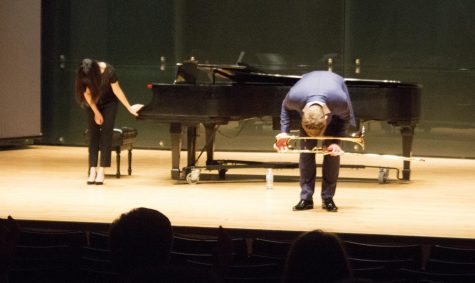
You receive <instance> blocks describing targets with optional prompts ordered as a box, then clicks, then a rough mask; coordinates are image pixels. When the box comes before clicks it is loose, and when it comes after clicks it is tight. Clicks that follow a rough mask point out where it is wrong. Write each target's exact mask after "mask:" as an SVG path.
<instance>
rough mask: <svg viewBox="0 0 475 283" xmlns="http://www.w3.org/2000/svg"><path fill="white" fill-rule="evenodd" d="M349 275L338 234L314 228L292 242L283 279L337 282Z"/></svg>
mask: <svg viewBox="0 0 475 283" xmlns="http://www.w3.org/2000/svg"><path fill="white" fill-rule="evenodd" d="M350 277H351V271H350V267H349V264H348V258H347V255H346V252H345V250H344V247H343V244H342V241H341V240H340V238H339V237H338V236H337V235H335V234H332V233H327V232H323V231H321V230H314V231H310V232H305V233H303V234H302V235H300V236H299V237H298V238H297V239H296V240H295V241H294V242H293V243H292V245H291V247H290V251H289V255H288V257H287V262H286V267H285V271H284V277H283V279H284V280H283V282H302V283H303V282H339V281H342V280H344V279H348V278H350Z"/></svg>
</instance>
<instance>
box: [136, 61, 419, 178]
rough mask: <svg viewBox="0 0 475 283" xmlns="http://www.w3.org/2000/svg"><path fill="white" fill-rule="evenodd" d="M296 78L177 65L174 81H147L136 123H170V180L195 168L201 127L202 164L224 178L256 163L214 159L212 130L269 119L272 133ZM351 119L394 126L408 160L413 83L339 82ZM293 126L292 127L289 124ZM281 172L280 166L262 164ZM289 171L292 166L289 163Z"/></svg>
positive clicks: (415, 104) (415, 107)
mask: <svg viewBox="0 0 475 283" xmlns="http://www.w3.org/2000/svg"><path fill="white" fill-rule="evenodd" d="M298 79H300V76H294V75H279V74H270V73H266V72H261V71H259V70H256V69H254V68H252V67H250V66H246V65H212V64H198V63H197V62H196V61H187V62H183V63H181V64H178V68H177V74H176V79H175V82H174V83H171V84H166V83H152V84H149V85H148V87H149V88H150V89H151V90H152V94H153V95H152V100H151V101H150V102H149V103H148V104H147V105H145V106H144V107H143V108H142V109H141V110H140V111H139V116H138V119H144V120H156V121H159V122H162V123H168V124H169V125H170V137H171V152H172V169H171V177H172V179H184V178H186V177H187V175H189V174H190V171H191V170H192V169H193V168H194V166H196V155H197V149H196V140H197V127H198V126H199V125H200V124H202V125H203V126H204V128H205V150H206V157H207V160H206V166H205V169H208V170H218V171H219V176H220V177H221V178H224V176H225V173H226V171H227V169H229V168H236V167H252V166H256V167H263V164H261V163H259V162H252V161H249V162H240V161H237V160H228V161H225V160H215V159H214V156H213V152H214V140H215V136H216V131H217V128H218V127H219V126H220V125H224V124H227V123H228V122H230V121H240V120H244V119H248V118H253V117H264V116H271V117H272V121H273V129H275V130H278V129H279V127H280V123H279V119H280V109H281V103H282V100H283V99H284V97H285V95H286V94H287V92H288V91H289V89H290V87H291V86H292V85H293V84H294V83H295V82H296V81H297V80H298ZM345 82H346V84H347V87H348V90H349V93H350V97H351V100H352V105H353V110H354V114H355V116H356V119H357V121H359V122H363V121H369V120H378V121H386V122H387V123H389V124H391V125H394V126H397V127H399V128H400V133H401V137H402V156H404V157H410V156H411V149H412V141H413V135H414V129H415V126H416V124H417V122H418V121H419V117H420V101H421V89H422V87H421V86H420V85H419V84H415V83H404V82H400V81H388V80H384V81H383V80H361V79H345ZM295 124H296V125H298V123H295ZM183 131H186V134H187V165H186V167H183V168H180V153H181V150H182V133H183ZM280 166H281V168H287V167H292V165H289V164H286V163H273V164H265V167H268V168H276V167H280ZM293 167H295V164H293ZM410 172H411V169H410V161H408V160H404V161H403V169H402V178H401V179H403V180H409V179H410Z"/></svg>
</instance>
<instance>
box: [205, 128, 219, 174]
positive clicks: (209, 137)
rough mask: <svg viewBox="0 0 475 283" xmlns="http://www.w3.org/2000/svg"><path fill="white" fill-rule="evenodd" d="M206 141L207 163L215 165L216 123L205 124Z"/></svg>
mask: <svg viewBox="0 0 475 283" xmlns="http://www.w3.org/2000/svg"><path fill="white" fill-rule="evenodd" d="M204 127H205V133H206V137H205V143H206V165H215V164H214V163H216V162H214V139H215V137H216V124H214V123H212V124H204Z"/></svg>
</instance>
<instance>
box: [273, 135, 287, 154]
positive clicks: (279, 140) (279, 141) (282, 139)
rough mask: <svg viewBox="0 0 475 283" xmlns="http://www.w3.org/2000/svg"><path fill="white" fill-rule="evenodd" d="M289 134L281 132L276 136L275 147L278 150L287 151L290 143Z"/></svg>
mask: <svg viewBox="0 0 475 283" xmlns="http://www.w3.org/2000/svg"><path fill="white" fill-rule="evenodd" d="M289 137H290V136H289V134H287V133H280V134H278V135H277V136H275V143H274V149H275V150H277V151H286V150H288V149H289V148H288V144H287V142H288V141H289Z"/></svg>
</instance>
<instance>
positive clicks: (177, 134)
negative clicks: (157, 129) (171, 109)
mask: <svg viewBox="0 0 475 283" xmlns="http://www.w3.org/2000/svg"><path fill="white" fill-rule="evenodd" d="M170 138H171V143H172V144H171V147H172V148H171V150H172V171H171V177H172V179H175V180H178V179H180V152H181V124H180V123H171V124H170Z"/></svg>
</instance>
